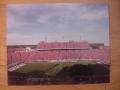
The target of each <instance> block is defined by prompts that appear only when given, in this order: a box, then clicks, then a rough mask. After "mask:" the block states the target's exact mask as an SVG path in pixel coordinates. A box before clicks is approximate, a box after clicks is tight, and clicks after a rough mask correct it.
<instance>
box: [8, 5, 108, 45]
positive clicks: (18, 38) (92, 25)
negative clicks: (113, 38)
mask: <svg viewBox="0 0 120 90" xmlns="http://www.w3.org/2000/svg"><path fill="white" fill-rule="evenodd" d="M69 40H74V41H88V42H89V43H104V44H105V45H109V15H108V4H85V3H54V4H9V5H8V6H7V45H28V44H29V45H30V44H38V43H39V42H40V41H48V42H54V41H60V42H61V41H69Z"/></svg>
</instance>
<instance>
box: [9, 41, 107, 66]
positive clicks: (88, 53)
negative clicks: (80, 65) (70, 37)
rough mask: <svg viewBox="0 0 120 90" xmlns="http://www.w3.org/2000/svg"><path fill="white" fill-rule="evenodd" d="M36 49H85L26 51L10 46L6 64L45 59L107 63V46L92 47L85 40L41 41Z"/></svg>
mask: <svg viewBox="0 0 120 90" xmlns="http://www.w3.org/2000/svg"><path fill="white" fill-rule="evenodd" d="M36 48H37V49H50V48H53V49H54V48H80V49H85V50H47V51H36V50H33V51H29V52H28V51H26V50H25V48H10V49H8V51H7V53H8V54H7V55H8V64H13V63H20V62H32V61H41V60H42V61H45V60H58V61H59V60H61V61H62V60H66V61H69V60H98V61H99V60H101V61H103V62H104V63H109V48H108V47H107V46H103V48H102V49H93V48H92V47H90V45H89V44H88V43H87V42H52V43H47V42H41V43H39V44H38V45H37V47H36Z"/></svg>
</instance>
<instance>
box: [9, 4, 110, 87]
mask: <svg viewBox="0 0 120 90" xmlns="http://www.w3.org/2000/svg"><path fill="white" fill-rule="evenodd" d="M7 72H8V85H61V84H96V83H109V82H110V76H109V74H110V56H109V13H108V4H106V3H105V4H95V3H94V4H92V3H91V4H85V3H51V4H49V3H47V4H45V3H44V4H9V5H8V6H7Z"/></svg>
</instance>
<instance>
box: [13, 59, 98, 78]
mask: <svg viewBox="0 0 120 90" xmlns="http://www.w3.org/2000/svg"><path fill="white" fill-rule="evenodd" d="M75 64H81V65H88V64H96V62H95V61H78V62H33V63H27V65H25V66H23V67H20V68H19V69H17V70H16V71H15V72H21V73H29V72H31V71H42V72H44V73H45V74H47V75H52V76H53V75H56V74H57V72H59V71H60V70H62V69H63V68H64V67H70V66H73V65H75Z"/></svg>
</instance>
